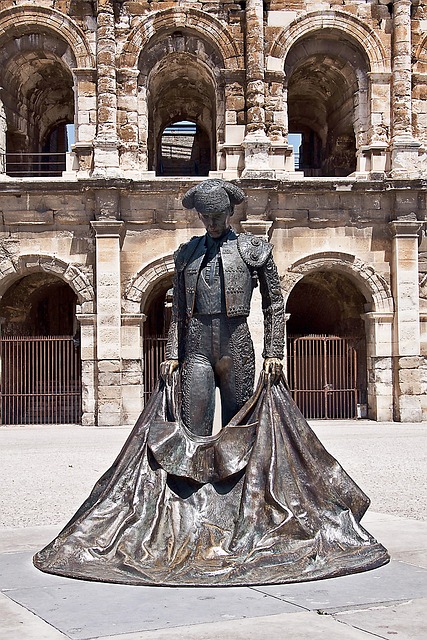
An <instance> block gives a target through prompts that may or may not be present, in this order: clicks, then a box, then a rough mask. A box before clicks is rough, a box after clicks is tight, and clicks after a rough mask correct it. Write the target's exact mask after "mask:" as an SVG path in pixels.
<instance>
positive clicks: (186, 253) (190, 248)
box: [173, 236, 200, 272]
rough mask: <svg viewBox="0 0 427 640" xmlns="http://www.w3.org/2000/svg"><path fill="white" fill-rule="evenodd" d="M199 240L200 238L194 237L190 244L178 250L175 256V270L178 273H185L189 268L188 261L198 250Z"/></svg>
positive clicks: (187, 243)
mask: <svg viewBox="0 0 427 640" xmlns="http://www.w3.org/2000/svg"><path fill="white" fill-rule="evenodd" d="M199 240H200V236H193V237H192V238H191V239H190V240H189V241H188V242H184V243H183V244H180V245H179V247H178V249H177V250H176V251H175V253H174V254H173V259H174V261H175V269H176V270H177V271H178V272H180V271H183V270H184V269H185V267H186V266H187V264H188V261H189V260H190V258H191V256H192V255H193V253H194V251H195V250H196V247H197V244H198V242H199Z"/></svg>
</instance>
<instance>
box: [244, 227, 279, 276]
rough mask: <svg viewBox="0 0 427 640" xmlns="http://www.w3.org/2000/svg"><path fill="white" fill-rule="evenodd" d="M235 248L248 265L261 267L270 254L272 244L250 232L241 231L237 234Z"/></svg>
mask: <svg viewBox="0 0 427 640" xmlns="http://www.w3.org/2000/svg"><path fill="white" fill-rule="evenodd" d="M237 248H238V250H239V253H240V255H241V257H242V259H243V260H244V261H245V262H246V264H247V265H248V266H249V267H256V268H259V267H262V266H263V265H264V264H265V263H266V261H267V258H268V257H269V256H270V254H271V252H272V250H273V246H272V245H271V244H270V243H269V242H267V240H264V238H260V237H258V236H254V235H253V234H252V233H241V234H240V235H238V236H237Z"/></svg>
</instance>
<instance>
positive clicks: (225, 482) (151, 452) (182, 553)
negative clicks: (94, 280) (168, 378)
mask: <svg viewBox="0 0 427 640" xmlns="http://www.w3.org/2000/svg"><path fill="white" fill-rule="evenodd" d="M174 376H175V379H174V381H173V383H172V384H171V385H168V384H165V383H164V382H163V381H160V382H159V383H158V386H157V388H156V390H155V392H154V393H153V395H152V397H151V399H150V401H149V403H148V404H147V406H146V408H145V409H144V411H143V412H142V414H141V416H140V418H139V420H138V422H137V423H136V425H135V427H134V429H133V431H132V433H131V434H130V436H129V438H128V440H127V441H126V443H125V445H124V447H123V449H122V451H121V453H120V454H119V456H118V458H117V459H116V461H115V462H114V464H113V466H112V467H111V468H110V469H109V470H108V471H107V472H106V473H105V474H104V475H103V476H102V478H101V479H100V480H99V481H98V482H97V483H96V485H95V487H94V489H93V491H92V493H91V495H90V496H89V498H88V499H87V500H86V501H85V502H84V504H83V505H82V506H81V507H80V509H79V510H78V511H77V513H76V514H75V515H74V517H73V518H72V519H71V521H70V522H69V523H68V524H67V525H66V527H65V528H64V529H63V531H62V532H61V533H60V534H59V535H58V537H57V538H56V539H55V540H54V541H53V542H52V543H50V544H49V545H48V546H47V547H46V548H45V549H43V550H42V551H40V552H39V553H37V554H36V556H35V557H34V564H35V565H36V567H38V568H39V569H41V570H42V571H45V572H48V573H54V574H59V575H65V576H69V577H73V578H82V579H86V580H99V581H103V582H117V583H125V584H144V585H168V586H185V585H186V586H191V585H201V586H228V585H230V586H231V585H234V586H236V585H254V584H275V583H285V582H301V581H306V580H316V579H319V578H329V577H333V576H339V575H344V574H349V573H355V572H360V571H365V570H367V569H373V568H375V567H378V566H380V565H382V564H385V563H386V562H388V560H389V557H388V554H387V551H386V550H385V549H384V547H382V546H381V545H380V544H379V543H378V542H376V540H374V538H372V536H371V535H370V534H369V533H367V531H366V530H365V529H363V527H362V526H361V525H360V519H361V518H362V516H363V514H364V513H365V511H366V509H367V507H368V505H369V499H368V498H367V497H366V495H365V494H364V493H363V492H362V491H361V490H360V488H359V487H358V486H357V485H356V484H355V483H354V482H353V480H352V479H351V478H350V477H349V476H348V475H347V474H346V473H345V471H344V470H343V469H342V468H341V466H340V465H339V464H338V462H337V461H336V460H335V459H334V458H333V457H332V456H331V455H330V454H329V453H328V452H327V451H326V450H325V449H324V447H323V446H322V444H321V443H320V441H319V440H318V438H317V437H316V435H315V434H314V433H313V431H312V430H311V429H310V427H309V425H308V424H307V422H306V420H305V419H304V417H303V416H302V414H301V413H300V411H299V410H298V408H297V406H296V405H295V403H294V402H293V400H292V398H291V396H290V394H289V391H288V389H287V388H286V383H285V381H284V379H281V380H280V381H279V383H278V384H274V385H271V384H270V381H269V379H268V376H264V374H261V376H260V380H259V383H258V386H257V389H256V391H255V393H254V395H253V396H252V397H251V398H250V400H249V401H248V402H247V403H246V404H245V405H244V406H243V407H242V409H241V410H240V411H239V413H238V414H237V415H236V416H235V418H233V420H232V421H231V422H230V423H229V424H228V425H227V426H226V427H225V428H224V429H223V430H222V431H221V432H220V433H219V434H218V435H216V436H209V437H200V436H195V435H193V434H192V433H191V432H189V431H188V430H187V429H186V427H185V426H184V425H183V424H182V423H181V421H180V419H179V415H180V411H179V406H178V405H179V402H178V401H179V398H180V390H179V377H178V376H177V374H174Z"/></svg>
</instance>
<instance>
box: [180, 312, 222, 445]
mask: <svg viewBox="0 0 427 640" xmlns="http://www.w3.org/2000/svg"><path fill="white" fill-rule="evenodd" d="M210 345H211V322H210V320H209V318H203V319H200V318H192V320H191V322H190V326H189V331H188V336H187V348H186V357H185V360H184V363H183V366H182V418H183V420H184V424H185V426H186V427H187V428H188V429H190V431H192V432H193V433H195V434H197V435H200V436H210V435H211V434H212V429H213V420H214V413H215V376H214V372H213V369H212V364H211V359H210V353H209V352H210Z"/></svg>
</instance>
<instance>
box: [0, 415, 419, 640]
mask: <svg viewBox="0 0 427 640" xmlns="http://www.w3.org/2000/svg"><path fill="white" fill-rule="evenodd" d="M312 426H313V428H314V430H315V431H316V433H317V434H318V435H319V437H320V438H321V440H322V441H323V443H324V444H325V445H326V447H327V449H328V450H329V451H330V452H331V453H332V454H333V455H335V456H336V457H337V459H338V460H339V461H340V462H341V464H342V465H343V466H344V467H345V468H346V470H347V471H348V472H349V473H350V474H351V475H352V476H353V477H354V479H355V480H356V481H357V482H358V483H359V484H360V485H361V486H362V487H363V489H364V490H365V491H366V492H367V493H368V494H369V495H370V496H371V498H372V507H371V509H370V510H369V511H368V514H367V515H366V516H365V518H364V520H363V524H364V525H365V526H366V528H367V529H368V530H369V531H370V532H371V533H372V534H373V535H374V536H375V537H376V538H377V539H378V540H380V541H381V542H382V543H383V544H384V545H385V546H386V547H387V548H388V549H389V552H390V554H391V557H392V561H391V563H390V564H389V565H386V566H385V567H381V568H379V569H377V570H375V571H371V572H367V573H363V574H358V575H354V576H345V577H342V578H335V579H332V580H322V581H316V582H312V583H303V584H299V585H279V586H277V587H262V586H261V587H252V588H249V587H241V588H234V589H233V588H215V589H176V588H175V589H170V588H162V587H160V588H159V587H158V588H150V587H129V586H124V585H107V584H99V583H89V582H85V581H75V580H69V579H67V578H60V577H58V576H49V575H46V574H42V573H41V572H39V571H37V570H36V569H35V568H34V567H33V566H32V563H31V557H32V555H33V553H34V552H35V551H36V550H38V549H40V548H41V547H42V546H44V544H46V543H47V542H48V541H49V540H51V539H52V538H53V537H54V536H55V534H56V533H57V532H58V529H59V527H60V525H61V524H64V523H65V522H66V521H67V519H68V518H69V517H70V516H71V515H72V513H73V511H74V510H75V509H76V508H77V507H78V506H79V505H80V503H81V502H82V500H83V499H84V498H85V497H86V495H87V494H88V492H89V491H90V489H91V487H92V485H93V483H94V482H95V481H96V479H97V478H98V477H99V476H100V475H101V473H102V472H103V471H105V469H106V468H107V467H108V465H109V464H110V463H111V462H112V461H113V459H114V457H115V455H116V454H117V452H118V451H119V449H120V447H121V445H122V444H123V442H124V441H125V439H126V436H127V433H128V430H127V429H116V428H114V429H100V428H83V427H76V426H65V427H64V426H62V427H53V426H52V427H14V428H10V427H2V428H0V487H1V490H0V514H1V524H0V591H1V593H0V640H95V639H98V640H217V639H218V638H221V639H222V640H285V638H286V640H289V639H291V640H307V639H309V638H310V640H311V639H312V638H314V639H320V640H376V639H378V638H382V639H383V640H386V639H389V638H391V637H393V638H395V639H396V640H425V638H426V629H427V614H426V611H427V517H426V516H427V509H426V505H427V500H426V497H427V495H426V485H427V482H426V479H427V477H426V476H427V465H426V453H425V452H426V444H427V442H426V441H427V425H409V424H407V425H402V424H375V423H370V422H368V421H358V422H343V423H341V422H334V423H327V422H316V423H312Z"/></svg>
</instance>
